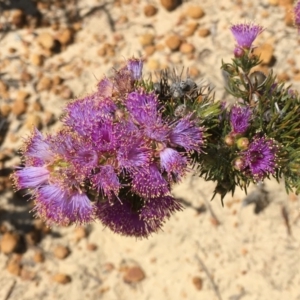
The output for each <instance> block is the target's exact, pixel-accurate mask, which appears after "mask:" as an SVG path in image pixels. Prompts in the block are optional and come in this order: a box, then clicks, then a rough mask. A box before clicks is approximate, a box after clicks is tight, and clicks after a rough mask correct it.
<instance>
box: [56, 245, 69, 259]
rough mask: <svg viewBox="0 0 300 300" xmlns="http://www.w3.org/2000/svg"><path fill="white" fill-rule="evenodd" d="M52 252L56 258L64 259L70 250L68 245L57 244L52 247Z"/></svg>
mask: <svg viewBox="0 0 300 300" xmlns="http://www.w3.org/2000/svg"><path fill="white" fill-rule="evenodd" d="M53 254H54V256H55V257H56V258H59V259H65V258H66V257H68V256H69V255H70V250H69V248H68V247H65V246H62V245H58V246H56V247H55V248H54V250H53Z"/></svg>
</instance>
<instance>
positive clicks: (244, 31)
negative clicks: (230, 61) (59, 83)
mask: <svg viewBox="0 0 300 300" xmlns="http://www.w3.org/2000/svg"><path fill="white" fill-rule="evenodd" d="M230 30H231V32H232V34H233V36H234V38H235V40H236V42H237V44H238V46H239V47H241V48H246V49H250V48H251V46H252V43H253V42H254V40H255V39H256V38H257V36H258V35H259V34H260V33H261V32H262V31H263V30H264V29H263V27H262V26H260V25H256V24H254V23H242V24H235V25H232V26H231V27H230Z"/></svg>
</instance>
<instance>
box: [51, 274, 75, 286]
mask: <svg viewBox="0 0 300 300" xmlns="http://www.w3.org/2000/svg"><path fill="white" fill-rule="evenodd" d="M52 280H53V281H54V282H57V283H60V284H67V283H69V282H71V280H72V279H71V277H70V276H69V275H67V274H63V273H57V274H55V275H54V276H53V277H52Z"/></svg>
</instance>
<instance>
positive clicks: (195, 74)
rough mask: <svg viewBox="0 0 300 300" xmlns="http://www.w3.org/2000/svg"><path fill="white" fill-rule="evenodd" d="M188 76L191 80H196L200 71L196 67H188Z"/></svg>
mask: <svg viewBox="0 0 300 300" xmlns="http://www.w3.org/2000/svg"><path fill="white" fill-rule="evenodd" d="M189 75H190V76H191V77H193V78H196V77H198V76H199V75H200V71H199V69H198V68H197V67H195V66H191V67H189Z"/></svg>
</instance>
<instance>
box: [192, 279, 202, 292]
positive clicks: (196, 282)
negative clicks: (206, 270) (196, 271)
mask: <svg viewBox="0 0 300 300" xmlns="http://www.w3.org/2000/svg"><path fill="white" fill-rule="evenodd" d="M193 284H194V286H195V288H196V289H197V290H198V291H201V290H202V287H203V280H202V278H200V277H198V276H195V277H193Z"/></svg>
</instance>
